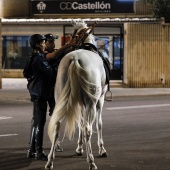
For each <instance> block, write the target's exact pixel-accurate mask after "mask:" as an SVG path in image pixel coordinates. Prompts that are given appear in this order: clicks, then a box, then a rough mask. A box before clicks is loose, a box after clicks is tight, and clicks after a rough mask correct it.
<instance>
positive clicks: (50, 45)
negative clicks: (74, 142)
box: [45, 33, 63, 152]
mask: <svg viewBox="0 0 170 170" xmlns="http://www.w3.org/2000/svg"><path fill="white" fill-rule="evenodd" d="M45 37H46V40H45V45H46V51H47V52H48V53H52V52H54V51H55V50H57V49H55V39H58V36H54V35H53V34H51V33H48V34H46V35H45ZM61 59H62V58H60V59H59V60H58V59H52V60H49V64H50V65H51V67H52V69H53V75H54V76H53V83H54V84H53V92H52V95H51V97H50V98H49V100H48V104H49V108H50V109H49V115H50V116H51V115H52V113H53V110H54V107H55V98H54V87H55V82H56V77H57V71H58V66H59V63H60V60H61ZM55 150H56V151H57V152H63V148H62V147H61V146H60V142H59V141H57V145H56V149H55Z"/></svg>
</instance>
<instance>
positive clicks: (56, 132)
mask: <svg viewBox="0 0 170 170" xmlns="http://www.w3.org/2000/svg"><path fill="white" fill-rule="evenodd" d="M59 130H60V122H58V123H57V125H56V127H55V128H54V132H53V141H52V145H51V150H50V153H49V154H48V161H47V163H46V165H45V169H46V170H51V169H53V161H54V159H55V143H56V141H57V140H58V136H59Z"/></svg>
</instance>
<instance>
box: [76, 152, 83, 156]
mask: <svg viewBox="0 0 170 170" xmlns="http://www.w3.org/2000/svg"><path fill="white" fill-rule="evenodd" d="M74 155H75V156H82V155H83V154H82V153H81V152H80V153H78V152H76V153H75V154H74Z"/></svg>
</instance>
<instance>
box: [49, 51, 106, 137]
mask: <svg viewBox="0 0 170 170" xmlns="http://www.w3.org/2000/svg"><path fill="white" fill-rule="evenodd" d="M66 68H67V69H66ZM105 78H106V77H105V71H104V68H103V62H102V60H101V58H100V57H99V56H98V55H97V54H95V53H93V52H91V51H87V50H77V51H73V52H71V53H69V54H67V55H66V56H65V57H64V58H63V59H62V61H61V63H60V65H59V70H58V76H57V81H56V82H57V83H56V87H55V90H56V93H58V95H56V100H57V104H56V106H55V109H54V112H53V114H52V117H51V119H50V123H49V128H48V133H49V137H50V136H51V137H50V139H52V135H53V134H52V132H53V130H54V128H55V124H56V123H57V122H58V121H60V120H61V119H63V118H65V119H66V126H65V133H66V135H67V136H68V137H69V138H70V139H71V137H73V134H74V132H75V125H79V123H80V122H81V119H82V118H83V117H82V114H81V109H82V107H86V106H85V105H84V104H85V103H86V105H87V102H88V103H89V104H91V105H92V104H93V103H95V104H96V103H97V101H98V100H99V98H100V96H101V94H102V87H103V86H104V83H105ZM59 94H60V95H59Z"/></svg>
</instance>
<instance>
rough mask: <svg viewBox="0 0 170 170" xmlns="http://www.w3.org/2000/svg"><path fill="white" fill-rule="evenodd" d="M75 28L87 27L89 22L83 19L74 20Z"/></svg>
mask: <svg viewBox="0 0 170 170" xmlns="http://www.w3.org/2000/svg"><path fill="white" fill-rule="evenodd" d="M72 25H73V29H74V30H77V29H79V28H87V24H86V23H85V22H84V21H83V20H78V21H76V20H72Z"/></svg>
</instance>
